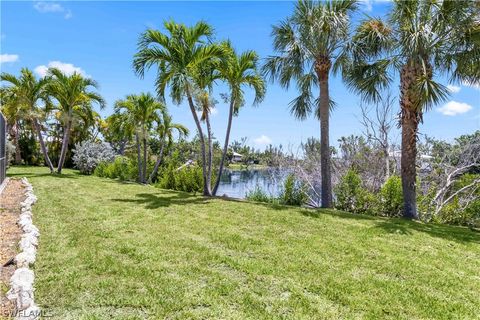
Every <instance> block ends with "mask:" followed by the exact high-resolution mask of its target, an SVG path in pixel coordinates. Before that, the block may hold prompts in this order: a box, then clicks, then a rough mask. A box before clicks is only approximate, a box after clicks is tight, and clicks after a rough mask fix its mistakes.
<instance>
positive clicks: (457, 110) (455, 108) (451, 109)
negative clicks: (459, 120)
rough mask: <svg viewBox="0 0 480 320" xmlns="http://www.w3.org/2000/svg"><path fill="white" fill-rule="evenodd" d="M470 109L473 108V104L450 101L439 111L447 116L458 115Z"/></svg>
mask: <svg viewBox="0 0 480 320" xmlns="http://www.w3.org/2000/svg"><path fill="white" fill-rule="evenodd" d="M470 110H472V106H471V105H469V104H467V103H463V102H457V101H449V102H447V103H446V104H444V105H443V106H442V107H440V108H438V109H437V111H438V112H440V113H442V114H443V115H446V116H456V115H457V114H462V113H465V112H468V111H470Z"/></svg>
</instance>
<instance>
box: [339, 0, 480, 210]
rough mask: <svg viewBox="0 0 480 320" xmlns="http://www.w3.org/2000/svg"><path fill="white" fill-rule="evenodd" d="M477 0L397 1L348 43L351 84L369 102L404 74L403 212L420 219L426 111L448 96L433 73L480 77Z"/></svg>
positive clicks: (461, 78) (346, 71)
mask: <svg viewBox="0 0 480 320" xmlns="http://www.w3.org/2000/svg"><path fill="white" fill-rule="evenodd" d="M478 9H479V5H478V3H477V4H474V3H472V2H470V1H448V0H445V1H429V0H423V1H422V0H419V1H395V3H394V7H393V10H392V12H391V13H390V15H389V21H388V22H385V21H382V20H381V19H377V18H369V19H366V20H364V21H362V22H361V23H360V25H359V26H358V28H357V30H356V33H355V35H354V37H353V39H352V40H353V41H352V45H351V48H350V53H351V55H350V63H351V65H350V67H348V68H344V77H345V79H346V81H347V84H348V85H349V86H350V87H351V88H352V89H353V90H354V91H356V92H358V93H360V94H361V95H362V97H363V98H364V99H366V100H367V101H378V100H379V99H380V95H381V93H382V91H383V90H384V89H385V88H386V87H388V85H389V84H390V83H391V81H392V80H393V75H395V74H396V73H397V72H398V74H399V75H400V95H399V96H400V109H401V111H400V125H401V127H402V158H401V176H402V189H403V197H404V204H405V206H404V208H405V209H404V217H405V218H410V219H417V218H418V214H417V206H416V156H417V147H416V145H417V144H416V141H417V133H418V125H419V123H421V122H422V119H423V113H424V112H425V111H427V110H428V109H430V108H432V107H433V106H434V105H436V104H438V103H439V102H441V101H442V100H444V99H446V98H447V97H448V91H447V88H446V87H445V86H443V85H442V84H440V83H439V82H437V81H435V80H434V76H435V74H438V73H442V74H444V75H450V76H451V78H450V81H452V82H455V81H467V82H478V81H479V79H480V23H479V20H478V12H479V11H478Z"/></svg>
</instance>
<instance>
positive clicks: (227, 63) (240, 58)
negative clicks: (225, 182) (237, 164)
mask: <svg viewBox="0 0 480 320" xmlns="http://www.w3.org/2000/svg"><path fill="white" fill-rule="evenodd" d="M224 47H225V52H226V58H224V59H222V60H221V61H220V62H219V65H218V71H219V77H220V78H221V79H223V80H224V81H225V82H226V83H227V84H228V86H229V89H230V97H229V103H230V106H229V110H228V123H227V131H226V133H225V142H224V144H223V151H222V158H221V159H220V166H219V168H218V174H217V180H216V182H215V186H214V187H213V191H212V194H213V195H216V194H217V191H218V186H219V185H220V178H221V176H222V172H223V166H224V163H225V158H226V156H227V151H228V144H229V142H230V131H231V129H232V120H233V116H234V115H237V114H238V112H239V110H240V108H241V107H242V106H243V105H244V102H245V99H244V96H243V94H244V92H243V87H245V86H247V87H250V88H252V89H253V90H254V91H255V100H254V101H253V104H254V105H257V104H258V103H260V102H261V101H262V100H263V98H264V96H265V90H266V89H265V81H264V79H263V77H262V76H261V75H260V74H259V73H258V71H257V65H258V55H257V53H256V52H255V51H245V52H242V53H241V54H237V53H236V52H235V50H234V49H233V48H232V46H231V44H230V43H229V42H225V43H224Z"/></svg>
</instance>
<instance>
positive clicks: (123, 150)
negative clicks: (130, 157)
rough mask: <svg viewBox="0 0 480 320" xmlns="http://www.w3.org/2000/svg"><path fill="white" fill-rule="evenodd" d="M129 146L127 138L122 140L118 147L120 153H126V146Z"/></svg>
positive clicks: (122, 154)
mask: <svg viewBox="0 0 480 320" xmlns="http://www.w3.org/2000/svg"><path fill="white" fill-rule="evenodd" d="M126 147H127V140H122V141H120V147H119V148H118V153H119V154H120V155H121V156H124V155H125V148H126Z"/></svg>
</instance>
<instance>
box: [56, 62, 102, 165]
mask: <svg viewBox="0 0 480 320" xmlns="http://www.w3.org/2000/svg"><path fill="white" fill-rule="evenodd" d="M48 75H49V76H50V77H51V80H50V82H49V83H48V85H47V91H48V93H49V94H50V95H51V96H52V97H53V98H55V100H57V102H58V108H59V110H60V111H61V114H62V117H63V138H62V149H61V151H60V158H59V160H58V165H57V173H62V168H63V164H64V162H65V157H66V155H67V151H68V145H69V143H70V135H71V130H72V124H73V121H74V118H75V117H77V116H80V115H82V114H83V115H85V114H90V113H92V112H93V108H92V103H93V102H96V103H98V104H99V105H100V108H104V106H105V102H104V100H103V98H102V97H101V96H100V95H99V94H98V93H96V92H93V91H90V88H95V89H98V84H97V82H95V81H94V80H92V79H90V78H85V77H83V76H82V75H81V74H79V73H77V72H74V73H73V74H72V75H66V74H64V73H63V72H62V71H60V70H59V69H56V68H51V69H49V70H48Z"/></svg>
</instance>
